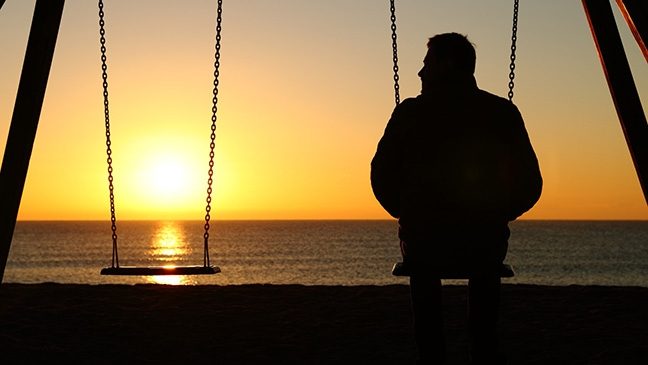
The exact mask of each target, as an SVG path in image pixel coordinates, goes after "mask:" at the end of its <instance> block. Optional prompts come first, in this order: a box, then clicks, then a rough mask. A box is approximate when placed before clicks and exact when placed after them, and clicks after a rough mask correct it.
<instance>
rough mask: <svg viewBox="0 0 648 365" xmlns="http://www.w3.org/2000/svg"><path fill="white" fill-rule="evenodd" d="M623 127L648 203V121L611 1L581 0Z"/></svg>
mask: <svg viewBox="0 0 648 365" xmlns="http://www.w3.org/2000/svg"><path fill="white" fill-rule="evenodd" d="M582 2H583V7H584V8H585V14H586V15H587V20H588V22H589V25H590V29H591V31H592V36H593V37H594V43H596V48H597V50H598V54H599V58H600V59H601V64H602V65H603V71H604V72H605V77H606V79H607V83H608V87H609V88H610V93H611V94H612V99H613V100H614V106H615V107H616V111H617V115H618V116H619V121H620V122H621V128H622V129H623V134H624V135H625V139H626V142H627V143H628V148H629V149H630V155H631V156H632V161H633V162H634V166H635V169H636V171H637V175H638V176H639V183H640V184H641V188H642V190H643V194H644V199H645V200H646V203H647V204H648V123H647V122H646V115H645V114H644V111H643V107H642V106H641V99H639V93H638V92H637V87H636V86H635V83H634V80H633V78H632V71H630V65H629V64H628V59H627V58H626V54H625V51H624V49H623V44H622V43H621V36H620V35H619V30H618V29H617V26H616V23H615V22H614V15H613V14H612V7H611V6H610V2H609V0H582Z"/></svg>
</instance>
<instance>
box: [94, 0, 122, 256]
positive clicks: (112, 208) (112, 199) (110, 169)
mask: <svg viewBox="0 0 648 365" xmlns="http://www.w3.org/2000/svg"><path fill="white" fill-rule="evenodd" d="M103 8H104V4H103V0H99V34H100V36H101V37H100V43H101V79H102V80H103V82H102V86H103V104H104V119H105V121H106V123H105V124H106V156H107V158H106V161H107V162H108V190H109V192H110V225H111V227H110V228H111V230H112V267H113V268H114V267H117V268H118V267H119V255H118V254H117V219H116V218H115V188H114V186H113V175H112V174H113V167H112V148H111V145H112V142H111V141H110V113H109V111H108V66H107V65H106V30H105V28H104V25H105V24H106V23H105V21H104V11H103Z"/></svg>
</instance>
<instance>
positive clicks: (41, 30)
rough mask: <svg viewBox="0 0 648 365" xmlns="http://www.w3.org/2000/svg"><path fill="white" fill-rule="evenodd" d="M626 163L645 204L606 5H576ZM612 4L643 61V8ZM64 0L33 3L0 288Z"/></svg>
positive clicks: (635, 120) (624, 0)
mask: <svg viewBox="0 0 648 365" xmlns="http://www.w3.org/2000/svg"><path fill="white" fill-rule="evenodd" d="M581 1H582V4H583V7H584V10H585V14H586V16H587V19H588V22H589V26H590V30H591V32H592V37H593V38H594V42H595V44H596V48H597V51H598V54H599V58H600V60H601V65H602V67H603V72H604V73H605V76H606V79H607V82H608V86H609V89H610V93H611V95H612V99H613V100H614V105H615V108H616V111H617V114H618V117H619V121H620V123H621V127H622V129H623V132H624V135H625V138H626V142H627V144H628V148H629V150H630V154H631V156H632V160H633V163H634V166H635V169H636V172H637V175H638V177H639V182H640V184H641V187H642V190H643V194H644V198H645V199H646V202H647V203H648V124H647V122H646V116H645V114H644V111H643V107H642V105H641V99H640V98H639V94H638V92H637V88H636V86H635V83H634V80H633V78H632V72H631V70H630V66H629V64H628V60H627V57H626V54H625V51H624V49H623V44H622V43H621V37H620V35H619V32H618V28H617V25H616V23H615V20H614V15H613V13H612V8H611V5H610V3H609V1H600V0H581ZM642 1H643V0H616V2H617V4H618V5H619V7H620V8H621V11H622V13H623V15H624V17H625V19H626V22H627V23H628V26H629V27H630V29H631V31H632V33H633V35H634V37H635V39H636V41H637V43H638V44H639V47H640V48H641V50H642V52H643V55H644V57H646V60H647V61H648V49H647V44H648V5H646V3H645V2H642ZM4 3H5V0H0V11H1V10H2V6H3V5H4ZM64 4H65V0H36V6H35V8H34V15H33V17H32V24H31V29H30V33H29V39H28V42H27V49H26V52H25V58H24V62H23V67H22V73H21V76H20V81H19V85H18V92H17V95H16V101H15V104H14V110H13V115H12V119H11V125H10V128H9V134H8V137H7V144H6V147H5V151H4V158H3V161H2V168H1V169H0V197H1V199H2V204H0V282H2V278H3V276H4V271H5V267H6V264H7V258H8V256H9V250H10V248H11V242H12V238H13V232H14V229H15V226H16V219H17V217H18V209H19V207H20V202H21V199H22V193H23V190H24V186H25V179H26V177H27V171H28V168H29V161H30V159H31V154H32V149H33V146H34V140H35V137H36V131H37V129H38V122H39V120H40V113H41V109H42V106H43V100H44V98H45V89H46V88H47V81H48V78H49V72H50V69H51V65H52V58H53V56H54V49H55V47H56V40H57V37H58V30H59V26H60V24H61V17H62V14H63V7H64Z"/></svg>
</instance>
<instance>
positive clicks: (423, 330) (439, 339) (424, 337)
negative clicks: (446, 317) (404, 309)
mask: <svg viewBox="0 0 648 365" xmlns="http://www.w3.org/2000/svg"><path fill="white" fill-rule="evenodd" d="M410 290H411V295H412V312H413V314H414V335H415V336H416V346H417V347H418V353H419V362H418V363H419V364H443V363H444V362H445V337H444V335H443V308H442V295H441V280H440V279H438V278H432V277H426V276H425V275H412V276H411V277H410Z"/></svg>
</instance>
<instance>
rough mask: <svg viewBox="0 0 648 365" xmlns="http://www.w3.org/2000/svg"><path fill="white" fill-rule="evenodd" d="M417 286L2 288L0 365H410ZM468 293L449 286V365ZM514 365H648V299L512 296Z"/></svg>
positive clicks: (462, 351) (643, 293)
mask: <svg viewBox="0 0 648 365" xmlns="http://www.w3.org/2000/svg"><path fill="white" fill-rule="evenodd" d="M408 290H409V289H408V287H407V286H402V285H395V286H356V287H342V286H299V285H243V286H194V287H173V286H156V285H136V286H121V285H103V286H91V285H59V284H37V285H21V284H3V285H2V286H0V363H2V364H14V363H15V364H23V363H28V362H29V363H33V362H36V361H37V362H41V363H64V362H66V363H88V364H112V363H117V362H120V363H128V364H130V363H154V362H155V363H188V362H202V363H209V364H269V363H272V364H333V363H335V364H409V363H413V360H414V357H415V355H414V353H415V350H414V345H413V338H412V334H411V329H410V328H411V327H410V326H411V316H410V312H409V298H408ZM465 299H466V298H465V288H464V287H460V286H447V287H445V304H446V307H447V308H446V319H447V321H446V332H447V334H448V341H449V344H448V347H449V352H450V353H449V356H450V364H465V363H467V355H466V353H467V341H466V335H465V312H466V306H465ZM501 339H502V344H503V346H504V349H505V351H506V352H507V354H508V356H509V359H510V363H511V364H648V288H626V287H590V286H570V287H546V286H530V285H505V286H504V289H503V303H502V320H501Z"/></svg>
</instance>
